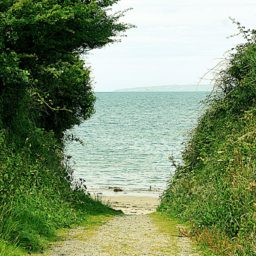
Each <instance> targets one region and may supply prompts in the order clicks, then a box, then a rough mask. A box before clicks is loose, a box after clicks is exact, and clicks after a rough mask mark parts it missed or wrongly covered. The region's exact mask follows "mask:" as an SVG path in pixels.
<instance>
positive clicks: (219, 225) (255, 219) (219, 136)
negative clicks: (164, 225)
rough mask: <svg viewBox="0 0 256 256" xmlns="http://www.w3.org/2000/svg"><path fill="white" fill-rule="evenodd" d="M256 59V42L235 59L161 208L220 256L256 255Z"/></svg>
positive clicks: (222, 76)
mask: <svg viewBox="0 0 256 256" xmlns="http://www.w3.org/2000/svg"><path fill="white" fill-rule="evenodd" d="M255 57H256V43H254V42H248V43H246V44H245V45H240V46H238V48H237V49H236V51H235V53H233V54H231V56H230V59H229V60H228V63H227V66H226V69H224V70H222V71H221V72H220V75H219V77H218V80H217V85H218V87H217V92H216V94H215V96H214V97H213V98H212V99H211V100H210V101H209V103H208V109H207V111H206V113H205V114H204V115H203V116H202V118H201V119H200V121H199V123H198V126H197V127H196V129H195V130H194V131H193V132H192V134H191V139H190V141H189V143H188V144H187V147H186V150H185V151H184V152H183V164H182V165H181V166H179V167H178V168H177V171H176V174H175V175H174V177H172V179H171V181H170V184H169V187H168V189H167V190H166V191H165V193H164V195H163V197H162V203H161V206H160V208H159V209H160V210H162V211H166V212H168V213H169V214H171V215H175V216H178V217H180V218H182V219H183V220H186V221H189V222H191V223H192V226H193V230H194V234H195V235H196V237H197V238H198V239H199V241H200V242H201V243H203V244H205V245H207V246H209V247H210V248H211V250H212V252H213V253H215V255H230V256H234V255H237V256H238V255H239V256H253V255H256V240H255V237H256V214H255V213H256V84H255V78H256V65H255V64H256V63H255V59H256V58H255Z"/></svg>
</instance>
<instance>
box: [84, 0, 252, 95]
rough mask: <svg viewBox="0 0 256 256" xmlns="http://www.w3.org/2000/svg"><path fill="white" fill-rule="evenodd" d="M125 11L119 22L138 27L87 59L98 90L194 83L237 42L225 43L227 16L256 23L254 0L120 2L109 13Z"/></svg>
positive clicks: (228, 31)
mask: <svg viewBox="0 0 256 256" xmlns="http://www.w3.org/2000/svg"><path fill="white" fill-rule="evenodd" d="M129 7H133V10H131V11H129V12H128V13H127V15H126V16H125V18H124V20H125V21H126V22H130V23H132V24H135V25H136V26H137V28H136V29H132V30H130V31H128V32H127V36H128V37H127V38H124V39H123V41H122V43H119V44H114V45H111V46H107V47H105V48H103V49H100V50H96V51H93V52H92V54H90V55H89V61H90V63H91V65H92V67H93V74H94V76H95V82H96V85H95V88H96V90H98V91H109V90H113V89H119V88H131V87H138V86H144V85H146V86H155V85H163V84H178V83H179V84H184V83H188V84H195V83H197V82H198V81H199V78H200V77H201V76H202V75H203V74H204V73H205V72H207V71H208V70H209V68H211V67H212V66H213V65H214V64H215V63H216V62H217V61H218V59H219V58H221V57H222V56H223V54H224V52H225V51H227V50H228V49H230V48H231V47H233V46H234V45H235V44H237V43H238V42H240V41H241V39H239V38H232V39H227V37H228V36H230V35H232V34H234V33H236V28H235V25H234V24H232V22H231V21H230V20H229V17H233V18H236V19H237V20H238V21H240V22H241V23H242V24H245V25H246V26H250V27H253V26H254V25H256V24H254V20H255V16H256V3H255V0H254V1H252V0H157V1H156V0H154V1H153V0H122V1H120V2H119V4H117V5H116V6H115V8H114V10H115V11H116V10H123V9H126V8H129ZM87 57H88V56H87Z"/></svg>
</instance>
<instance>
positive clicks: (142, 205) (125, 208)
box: [98, 194, 160, 215]
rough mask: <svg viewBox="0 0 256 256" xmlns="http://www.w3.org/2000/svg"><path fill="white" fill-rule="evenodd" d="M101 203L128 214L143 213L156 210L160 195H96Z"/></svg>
mask: <svg viewBox="0 0 256 256" xmlns="http://www.w3.org/2000/svg"><path fill="white" fill-rule="evenodd" d="M98 198H99V199H100V200H101V201H102V202H103V203H105V204H107V205H109V206H110V207H112V208H113V209H115V210H121V211H122V212H123V213H124V214H128V215H144V214H149V213H153V212H155V211H156V209H157V207H158V205H159V203H160V197H159V196H158V197H150V196H144V195H141V196H132V195H120V194H118V195H114V196H101V197H98Z"/></svg>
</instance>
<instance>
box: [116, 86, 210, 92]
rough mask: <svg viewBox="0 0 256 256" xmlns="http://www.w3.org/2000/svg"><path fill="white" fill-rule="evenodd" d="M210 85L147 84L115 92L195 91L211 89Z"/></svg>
mask: <svg viewBox="0 0 256 256" xmlns="http://www.w3.org/2000/svg"><path fill="white" fill-rule="evenodd" d="M212 87H213V86H212V85H164V86H147V87H135V88H126V89H120V90H115V92H185V91H189V92H194V91H195V92H196V91H211V90H212Z"/></svg>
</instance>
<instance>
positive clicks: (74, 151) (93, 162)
mask: <svg viewBox="0 0 256 256" xmlns="http://www.w3.org/2000/svg"><path fill="white" fill-rule="evenodd" d="M208 94H209V92H113V93H96V98H97V100H96V104H95V110H96V112H95V114H94V115H93V116H92V117H91V118H90V119H89V120H86V121H85V122H83V123H82V124H81V125H79V126H76V127H74V128H73V129H71V130H70V131H68V134H73V136H75V137H78V138H79V139H80V140H81V141H83V145H82V144H81V143H79V142H75V141H73V142H67V143H66V147H65V153H66V154H67V155H69V156H70V157H71V160H70V164H71V167H72V169H73V171H74V173H73V175H74V179H75V180H79V179H84V180H85V184H86V187H87V191H88V192H89V193H91V194H95V195H114V194H118V195H131V196H159V195H161V194H162V193H163V191H164V190H165V189H166V187H167V186H168V182H169V180H170V178H171V177H172V175H173V174H174V172H175V169H174V167H173V166H172V164H171V162H170V160H169V157H170V156H171V157H173V158H174V159H175V161H176V162H178V163H180V162H181V161H182V159H181V155H182V151H183V150H184V147H185V145H186V143H187V141H188V140H189V138H190V134H191V131H192V130H193V128H194V127H195V126H196V124H197V121H198V118H199V117H200V115H201V114H202V113H203V111H204V103H203V102H204V100H205V99H206V98H207V95H208ZM115 188H119V190H122V191H119V192H114V190H115Z"/></svg>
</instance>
